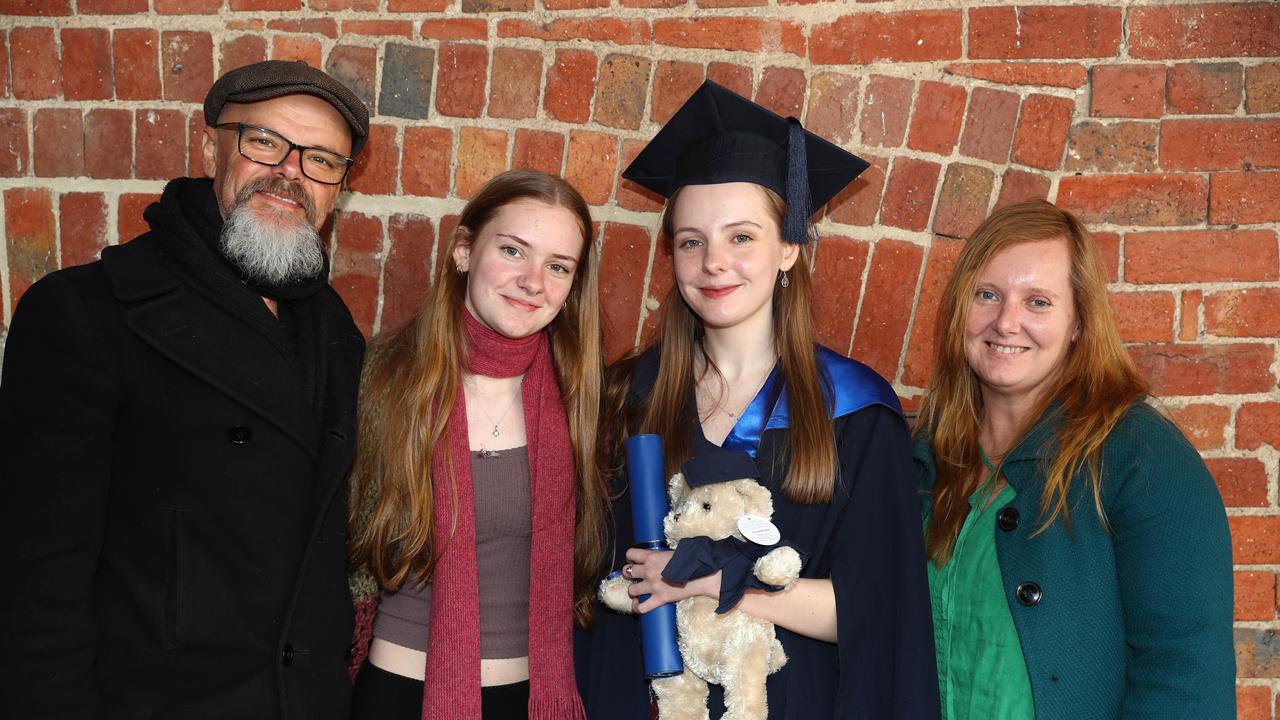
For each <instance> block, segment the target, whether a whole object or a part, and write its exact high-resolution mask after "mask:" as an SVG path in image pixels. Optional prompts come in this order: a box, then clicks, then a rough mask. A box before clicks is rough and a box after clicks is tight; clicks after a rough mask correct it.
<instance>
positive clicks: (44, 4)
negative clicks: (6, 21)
mask: <svg viewBox="0 0 1280 720" xmlns="http://www.w3.org/2000/svg"><path fill="white" fill-rule="evenodd" d="M70 14H71V0H0V15H44V16H65V15H70Z"/></svg>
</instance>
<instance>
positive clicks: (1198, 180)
mask: <svg viewBox="0 0 1280 720" xmlns="http://www.w3.org/2000/svg"><path fill="white" fill-rule="evenodd" d="M1058 204H1059V205H1061V206H1062V207H1063V208H1064V209H1066V210H1070V211H1071V212H1073V213H1076V214H1077V215H1078V216H1079V217H1080V219H1081V220H1082V221H1084V222H1086V223H1093V222H1099V223H1101V222H1106V223H1115V224H1118V225H1195V224H1198V223H1202V222H1204V220H1205V218H1206V217H1207V215H1208V212H1207V211H1208V206H1209V182H1208V179H1207V178H1205V177H1204V176H1202V175H1191V174H1170V175H1072V176H1069V177H1064V178H1062V180H1061V181H1059V183H1058Z"/></svg>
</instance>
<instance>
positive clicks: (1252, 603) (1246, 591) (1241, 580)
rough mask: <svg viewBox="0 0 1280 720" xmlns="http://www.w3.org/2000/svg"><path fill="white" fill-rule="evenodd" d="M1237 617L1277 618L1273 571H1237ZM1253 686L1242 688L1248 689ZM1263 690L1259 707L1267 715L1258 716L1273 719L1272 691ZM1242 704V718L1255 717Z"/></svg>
mask: <svg viewBox="0 0 1280 720" xmlns="http://www.w3.org/2000/svg"><path fill="white" fill-rule="evenodd" d="M1235 600H1236V601H1235V619H1236V620H1275V619H1276V575H1275V573H1272V572H1267V571H1265V570H1262V571H1253V572H1250V571H1243V572H1236V573H1235ZM1246 689H1252V688H1240V690H1242V691H1243V690H1246ZM1260 689H1261V690H1263V691H1264V692H1263V702H1262V703H1261V705H1259V707H1262V708H1264V709H1266V711H1267V712H1266V714H1265V715H1257V716H1256V717H1260V718H1265V720H1271V691H1270V689H1269V688H1260ZM1238 704H1239V705H1240V718H1241V719H1242V720H1248V718H1250V717H1253V716H1250V715H1247V714H1245V711H1246V706H1247V703H1238Z"/></svg>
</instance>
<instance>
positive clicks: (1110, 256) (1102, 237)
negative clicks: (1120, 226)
mask: <svg viewBox="0 0 1280 720" xmlns="http://www.w3.org/2000/svg"><path fill="white" fill-rule="evenodd" d="M1089 234H1090V235H1092V236H1093V244H1094V245H1097V246H1098V252H1099V253H1101V255H1102V263H1103V264H1104V265H1106V267H1107V282H1113V283H1114V282H1120V233H1114V232H1100V231H1097V230H1095V231H1093V232H1091V233H1089Z"/></svg>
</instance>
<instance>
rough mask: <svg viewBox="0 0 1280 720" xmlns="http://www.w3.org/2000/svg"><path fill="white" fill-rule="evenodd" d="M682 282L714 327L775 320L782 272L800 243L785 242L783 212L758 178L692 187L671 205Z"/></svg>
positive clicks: (686, 293)
mask: <svg viewBox="0 0 1280 720" xmlns="http://www.w3.org/2000/svg"><path fill="white" fill-rule="evenodd" d="M671 236H672V242H673V244H674V248H675V250H674V264H675V275H676V286H677V287H678V288H679V290H680V295H681V296H682V297H684V301H685V302H686V303H688V305H689V307H690V308H691V309H692V310H693V312H694V313H696V314H697V316H698V317H699V318H701V319H702V322H703V324H704V325H705V326H707V327H708V328H719V329H726V328H732V327H740V326H745V325H753V324H769V323H771V322H772V317H773V314H772V313H773V293H774V287H775V286H776V284H777V281H778V272H779V271H784V272H785V271H787V270H790V269H791V266H792V265H794V264H795V262H796V257H797V256H798V254H799V246H797V245H792V244H791V243H786V242H783V241H782V236H781V232H780V229H779V227H778V213H777V212H776V210H775V209H774V208H773V207H772V205H771V204H770V202H769V197H768V195H766V194H765V191H764V189H763V188H761V187H760V186H758V185H753V184H751V183H722V184H718V185H686V186H685V187H683V188H681V189H680V194H679V196H677V198H676V204H675V207H674V208H672V211H671Z"/></svg>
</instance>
